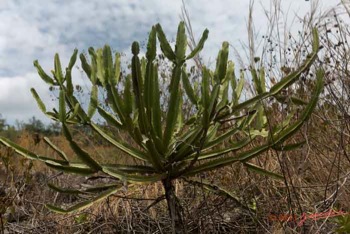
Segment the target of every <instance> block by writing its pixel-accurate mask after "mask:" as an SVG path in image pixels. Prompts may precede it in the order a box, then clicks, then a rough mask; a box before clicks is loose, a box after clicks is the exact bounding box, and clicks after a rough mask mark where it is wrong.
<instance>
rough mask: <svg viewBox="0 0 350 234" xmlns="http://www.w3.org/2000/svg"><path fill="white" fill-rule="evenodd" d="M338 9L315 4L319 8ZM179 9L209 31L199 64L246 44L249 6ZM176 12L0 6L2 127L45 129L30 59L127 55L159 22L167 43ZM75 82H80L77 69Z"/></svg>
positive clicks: (287, 3) (164, 7) (64, 2)
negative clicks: (103, 50)
mask: <svg viewBox="0 0 350 234" xmlns="http://www.w3.org/2000/svg"><path fill="white" fill-rule="evenodd" d="M339 2H340V0H338V1H337V0H323V1H319V3H320V5H321V8H322V9H326V8H328V7H330V6H335V5H337V4H338V3H339ZM312 3H314V2H313V1H312V0H310V1H305V0H282V5H281V8H282V9H283V10H284V11H285V12H289V15H291V16H293V15H294V14H298V15H299V16H303V15H305V14H306V13H307V12H308V10H309V9H310V6H311V4H312ZM185 4H186V7H187V10H188V11H189V13H190V16H191V24H192V27H193V30H194V34H195V36H196V37H197V38H198V37H199V36H200V35H201V33H202V31H203V30H204V29H205V28H208V29H209V31H210V34H209V39H208V41H207V43H206V46H205V49H204V51H203V53H202V56H203V58H204V61H205V62H208V63H209V62H212V61H213V60H214V59H215V56H216V52H217V51H218V50H219V48H220V45H221V43H222V41H225V40H226V41H229V42H230V44H231V45H232V46H233V47H236V48H239V47H240V42H241V41H243V42H244V41H246V38H247V33H246V31H247V30H246V23H247V18H248V11H249V1H248V0H220V1H219V0H216V1H215V0H214V1H213V0H185ZM270 4H271V2H270V0H256V1H255V7H254V19H255V27H256V29H258V30H260V32H261V33H263V32H264V30H265V28H266V22H267V21H266V17H265V15H264V12H263V9H264V8H265V9H266V10H269V9H270ZM181 7H182V1H181V0H171V1H170V0H169V1H165V0H147V1H142V0H104V1H99V0H89V1H87V0H0V113H1V114H2V116H3V117H5V118H6V119H7V121H8V122H9V123H13V122H14V121H15V120H16V119H17V120H20V121H26V120H28V119H29V118H30V117H31V116H36V117H37V118H40V119H41V120H43V121H44V122H46V123H47V122H48V120H47V119H46V117H45V116H44V115H43V114H42V113H41V112H40V111H39V110H38V108H37V106H36V103H35V101H34V100H33V98H32V96H31V94H30V91H29V89H30V88H31V87H35V88H36V89H37V91H38V93H39V94H40V95H41V96H42V97H43V98H44V99H46V100H51V99H52V97H51V96H50V95H52V94H50V92H49V90H48V86H47V85H46V84H44V83H43V81H41V79H40V78H39V77H38V75H37V74H36V72H35V68H34V67H33V60H35V59H38V60H39V62H40V63H41V64H42V66H43V68H44V69H45V70H46V71H48V72H49V71H50V70H51V69H52V68H53V57H54V54H55V53H56V52H58V53H59V54H60V56H61V59H62V60H63V64H67V62H68V59H69V57H70V55H71V53H72V51H73V49H74V48H78V49H79V51H84V50H85V51H86V50H87V48H88V47H90V46H93V47H101V46H103V45H104V44H106V43H107V44H110V45H111V46H112V48H113V49H114V50H116V51H119V52H124V53H126V54H129V51H130V44H131V42H132V41H134V40H136V41H145V40H146V38H147V33H148V31H149V30H150V28H151V26H152V25H154V24H156V23H158V22H159V23H161V25H162V26H163V28H164V30H165V31H166V33H167V35H168V37H169V38H170V39H171V38H174V37H175V33H176V29H177V24H178V22H179V20H180V15H181ZM238 50H239V49H238ZM231 54H233V53H231ZM231 58H233V55H232V56H231ZM78 64H79V63H78ZM74 75H75V77H74V79H76V80H78V79H81V74H80V73H79V71H78V70H76V71H75V72H74ZM77 82H78V81H77ZM52 105H54V104H52Z"/></svg>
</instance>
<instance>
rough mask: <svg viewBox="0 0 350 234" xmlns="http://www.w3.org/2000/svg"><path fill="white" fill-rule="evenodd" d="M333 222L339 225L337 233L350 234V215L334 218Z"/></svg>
mask: <svg viewBox="0 0 350 234" xmlns="http://www.w3.org/2000/svg"><path fill="white" fill-rule="evenodd" d="M334 221H335V223H337V224H338V225H339V227H338V228H337V229H336V230H335V231H336V232H337V233H350V214H347V215H342V216H339V217H336V218H335V220H334Z"/></svg>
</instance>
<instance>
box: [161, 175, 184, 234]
mask: <svg viewBox="0 0 350 234" xmlns="http://www.w3.org/2000/svg"><path fill="white" fill-rule="evenodd" d="M162 183H163V186H164V189H165V198H166V200H167V203H168V211H169V216H170V219H171V227H172V230H173V233H176V234H179V233H187V231H186V225H185V223H184V220H183V210H182V206H181V204H180V202H179V200H178V198H177V197H176V194H175V187H174V185H173V183H172V180H170V179H165V180H163V181H162Z"/></svg>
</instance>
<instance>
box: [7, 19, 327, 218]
mask: <svg viewBox="0 0 350 234" xmlns="http://www.w3.org/2000/svg"><path fill="white" fill-rule="evenodd" d="M207 37H208V30H205V31H204V33H203V36H202V38H201V39H200V42H199V43H198V45H197V47H196V48H195V49H194V50H193V51H192V52H191V53H189V54H186V49H187V37H186V33H185V25H184V23H183V22H181V23H180V24H179V27H178V32H177V37H176V45H175V49H173V48H172V47H171V46H170V43H169V42H168V40H167V39H166V36H165V34H164V32H163V29H162V27H161V26H160V25H159V24H158V25H156V26H154V27H152V30H151V32H150V34H149V40H148V44H147V51H146V57H145V58H142V59H140V58H139V53H140V46H139V44H138V43H137V42H134V43H133V44H132V54H133V56H132V61H131V74H128V75H126V76H121V75H120V74H121V73H120V71H121V70H122V68H121V67H120V66H121V65H120V55H119V54H118V53H117V54H115V56H114V58H115V59H114V61H113V56H112V52H111V48H110V47H109V46H108V45H106V46H104V48H102V49H97V50H94V49H93V48H90V49H89V54H90V59H88V58H86V57H85V56H84V55H83V54H81V55H80V56H79V57H80V60H81V65H82V68H83V70H84V71H85V73H86V75H87V77H88V78H89V79H90V81H91V83H92V86H91V98H90V102H89V105H88V107H87V108H84V107H83V105H82V104H81V103H80V102H79V101H78V99H77V98H76V97H75V96H74V92H73V86H72V80H71V77H70V71H71V69H72V67H73V66H74V62H75V60H76V57H77V51H76V50H75V51H74V53H73V55H72V58H71V60H70V63H69V65H68V67H67V68H66V74H65V75H64V74H63V72H62V67H61V63H60V59H59V56H58V55H57V54H56V55H55V59H54V64H55V70H54V71H53V72H52V73H53V77H49V76H48V75H47V74H46V73H45V72H44V71H42V69H41V67H40V65H39V63H38V62H37V61H36V62H35V63H34V64H35V66H36V67H37V69H38V73H39V75H40V77H41V78H42V79H43V80H44V81H45V82H46V83H49V84H50V85H53V86H56V87H58V89H59V110H58V111H56V110H53V111H51V112H49V111H47V110H46V107H45V106H44V103H43V102H42V100H41V99H40V98H39V95H38V94H37V93H36V92H35V90H34V89H33V90H32V93H33V96H34V98H35V99H36V100H37V102H38V104H39V107H40V109H41V110H42V111H43V112H44V113H45V114H46V115H47V116H48V117H49V118H51V119H53V120H55V121H58V122H60V123H61V124H62V127H63V133H64V135H65V137H66V138H67V140H68V141H69V143H70V145H71V147H72V149H73V151H74V152H75V153H76V154H77V156H78V157H79V158H80V160H81V163H73V162H69V161H68V160H67V157H66V156H65V154H64V152H62V151H61V150H60V149H58V148H57V147H55V146H54V145H52V144H51V143H50V142H49V141H47V143H48V144H49V145H50V147H51V148H53V149H54V150H55V151H57V152H58V153H59V155H60V156H61V159H59V160H57V159H55V160H53V159H50V158H49V157H44V156H38V155H36V154H35V153H33V152H30V151H28V150H26V149H24V148H22V147H19V146H18V145H16V144H14V143H13V142H11V141H9V140H7V139H5V138H0V141H1V142H2V143H3V144H5V145H7V146H9V147H12V148H14V149H15V150H16V152H17V153H19V154H21V155H23V156H25V157H29V158H31V159H35V160H40V161H43V162H45V163H46V164H47V165H48V166H50V167H53V168H55V169H58V170H62V171H64V172H70V173H77V174H94V173H97V172H103V173H106V174H108V175H110V176H112V177H115V178H117V179H119V180H121V181H123V182H124V181H127V182H129V183H152V182H156V181H163V182H164V181H172V180H175V179H179V178H180V179H181V178H186V177H189V176H195V175H196V174H198V173H202V172H205V171H210V170H214V169H217V168H221V167H224V166H227V165H230V164H232V163H242V165H244V166H246V167H247V168H248V169H249V170H252V171H255V172H257V173H260V174H263V175H267V176H272V177H273V178H277V179H280V178H281V176H280V175H278V174H276V173H274V172H270V171H267V170H265V169H263V168H260V167H258V166H256V165H254V164H252V163H251V162H249V161H250V160H251V159H253V158H255V157H257V156H259V155H260V154H262V153H263V152H265V151H267V150H269V149H271V148H276V149H277V148H279V149H283V143H284V142H285V141H286V140H287V139H288V138H290V137H291V136H292V135H293V134H294V133H295V132H297V130H298V129H300V127H301V126H302V124H303V123H304V122H305V121H306V120H307V119H308V118H309V117H310V115H311V113H312V111H313V109H314V108H315V105H316V103H317V100H318V96H319V94H320V92H321V90H322V88H323V76H324V74H323V71H321V70H320V71H318V72H317V77H316V78H317V79H316V86H315V90H314V92H313V95H312V98H311V99H310V100H309V102H306V103H305V107H304V110H303V112H302V113H301V114H300V118H299V119H298V120H297V121H295V122H294V123H290V122H289V121H288V122H287V123H285V122H284V123H283V124H287V127H285V125H283V126H277V127H276V128H274V129H275V130H272V131H270V128H269V127H268V125H267V121H266V114H265V112H264V108H263V107H264V100H265V99H267V98H270V97H273V96H276V95H279V93H280V92H281V91H282V90H283V89H286V88H287V87H289V86H290V85H292V84H293V83H294V82H295V81H296V80H297V79H298V77H299V76H300V75H301V74H302V73H303V72H305V71H306V70H307V69H308V68H309V67H310V66H311V65H312V63H313V61H314V60H315V58H316V56H317V52H318V48H319V44H318V35H317V31H316V30H314V31H313V51H312V53H311V54H310V55H309V56H308V59H307V60H306V61H305V62H304V64H303V65H302V66H301V67H300V68H299V69H296V70H295V71H294V72H292V73H290V74H289V75H287V76H286V77H284V78H283V79H281V81H280V82H278V83H277V84H275V85H274V86H273V87H271V89H270V90H269V91H267V89H266V86H265V73H264V71H263V70H261V71H259V72H257V71H255V70H252V71H251V73H252V77H253V82H254V85H255V89H256V90H255V91H256V96H254V97H252V98H251V99H248V100H245V101H243V102H241V100H242V98H241V94H242V89H243V85H244V76H243V75H241V76H240V79H239V80H238V79H237V76H236V75H235V72H234V63H233V62H232V61H229V59H228V58H229V44H228V42H224V43H223V44H222V49H221V50H220V51H219V54H218V56H217V63H216V68H215V70H213V71H212V70H211V69H209V68H208V67H205V66H204V67H203V69H202V71H201V75H202V76H201V79H199V80H198V82H199V83H200V92H198V93H197V92H195V90H197V89H196V88H195V87H194V85H193V84H191V82H190V81H189V78H188V76H187V70H186V61H187V60H188V59H191V58H193V57H195V56H196V55H197V54H198V53H199V52H200V51H201V50H202V49H203V47H204V43H205V41H206V39H207ZM157 39H158V42H159V43H160V48H161V51H162V54H163V55H164V56H165V57H166V58H167V59H168V60H170V62H171V63H172V66H171V69H172V72H171V77H170V86H169V92H170V95H169V98H168V99H167V105H166V108H167V111H166V115H165V116H164V115H162V113H161V107H160V103H161V92H160V87H159V81H158V64H157V61H156V59H155V58H156V54H157ZM89 60H90V61H89ZM121 81H123V84H124V85H121ZM120 87H122V90H120ZM99 92H105V94H106V95H105V96H106V97H107V100H106V101H107V106H108V108H106V107H105V106H104V105H103V103H102V102H100V101H99V97H100V96H99ZM230 92H232V93H230ZM184 94H186V95H184ZM185 98H188V99H189V100H190V104H191V105H192V106H193V107H194V108H193V109H194V110H196V111H194V112H193V113H191V114H190V115H189V116H184V114H183V107H182V104H183V102H184V99H185ZM96 111H97V112H98V113H99V114H100V116H101V117H102V118H103V119H105V121H106V122H107V123H108V124H109V125H111V126H113V127H115V128H117V129H119V130H120V131H124V132H126V133H127V134H128V135H129V136H130V137H131V139H132V140H133V142H124V141H123V140H122V139H119V138H116V137H115V135H113V134H111V132H109V131H107V130H106V129H104V128H101V127H100V126H99V125H98V124H96V123H95V122H94V119H93V116H94V114H95V113H96ZM287 119H288V118H287ZM289 119H291V118H289ZM228 122H230V123H231V127H230V128H228V129H225V128H223V126H224V125H225V124H226V123H228ZM77 124H82V125H86V126H89V127H91V129H92V130H93V131H95V132H96V133H98V134H99V135H101V137H102V138H104V139H105V140H106V141H108V142H110V143H111V144H112V145H113V146H115V147H116V148H118V149H119V150H121V151H123V152H124V153H126V154H128V155H129V156H130V157H133V158H134V159H135V160H137V161H139V162H140V164H142V166H136V165H105V164H103V163H101V162H98V161H96V160H95V159H94V156H93V155H90V154H89V153H88V152H86V151H85V150H84V149H82V148H81V146H79V145H78V144H77V143H76V141H75V140H74V139H73V137H72V134H71V133H70V130H69V126H70V125H77ZM256 138H259V139H260V141H259V142H264V143H262V144H260V145H258V146H255V147H253V148H252V147H250V148H248V147H247V146H248V145H249V143H251V142H252V141H254V140H255V139H256ZM237 139H240V140H237ZM261 139H263V140H264V141H262V140H261ZM224 143H225V144H224ZM135 145H137V146H135ZM299 145H300V144H296V145H291V146H286V148H288V149H293V148H295V147H297V146H299ZM237 152H239V153H237ZM116 157H118V155H117V156H116ZM196 183H198V181H197V182H196ZM51 187H52V188H53V186H51ZM206 187H208V188H209V187H210V186H209V185H208V184H207V185H206ZM118 189H119V187H113V188H110V189H108V190H107V191H103V192H102V193H100V194H99V195H97V196H96V197H95V198H93V199H92V200H89V201H86V202H83V203H81V204H78V205H76V206H73V207H71V208H68V209H61V208H57V207H54V206H48V207H49V208H51V209H52V210H54V211H57V212H60V213H68V212H73V211H75V210H80V209H83V208H85V207H87V206H90V205H91V204H92V203H93V202H96V201H99V200H101V199H103V198H105V197H107V196H109V195H110V194H112V193H114V192H116V191H118ZM63 191H64V190H61V192H63ZM220 193H226V194H227V192H225V191H224V190H220ZM230 196H231V197H233V196H232V195H230Z"/></svg>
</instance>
